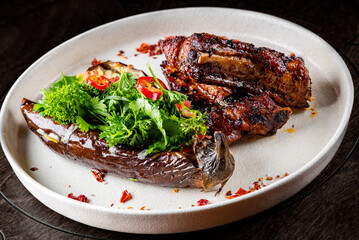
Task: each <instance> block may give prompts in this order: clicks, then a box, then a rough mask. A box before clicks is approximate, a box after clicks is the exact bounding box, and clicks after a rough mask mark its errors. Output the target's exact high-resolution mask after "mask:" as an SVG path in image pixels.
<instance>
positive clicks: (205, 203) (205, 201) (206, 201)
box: [197, 199, 209, 206]
mask: <svg viewBox="0 0 359 240" xmlns="http://www.w3.org/2000/svg"><path fill="white" fill-rule="evenodd" d="M208 203H209V201H208V200H207V199H200V200H198V202H197V205H198V206H204V205H207V204H208Z"/></svg>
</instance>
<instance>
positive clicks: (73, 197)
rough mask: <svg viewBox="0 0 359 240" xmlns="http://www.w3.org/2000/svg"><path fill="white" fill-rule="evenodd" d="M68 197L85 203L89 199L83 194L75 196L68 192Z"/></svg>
mask: <svg viewBox="0 0 359 240" xmlns="http://www.w3.org/2000/svg"><path fill="white" fill-rule="evenodd" d="M67 197H68V198H71V199H74V200H77V201H80V202H85V203H88V202H89V201H88V200H87V197H86V196H85V195H83V194H81V195H79V196H78V197H75V196H74V194H73V193H69V194H68V195H67Z"/></svg>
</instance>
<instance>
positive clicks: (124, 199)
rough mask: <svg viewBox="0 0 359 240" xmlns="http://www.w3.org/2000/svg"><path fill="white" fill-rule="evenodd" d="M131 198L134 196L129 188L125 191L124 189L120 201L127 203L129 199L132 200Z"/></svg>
mask: <svg viewBox="0 0 359 240" xmlns="http://www.w3.org/2000/svg"><path fill="white" fill-rule="evenodd" d="M131 198H132V196H131V194H130V193H129V192H128V191H127V190H125V191H123V193H122V197H121V199H120V203H125V202H127V201H128V200H130V199H131Z"/></svg>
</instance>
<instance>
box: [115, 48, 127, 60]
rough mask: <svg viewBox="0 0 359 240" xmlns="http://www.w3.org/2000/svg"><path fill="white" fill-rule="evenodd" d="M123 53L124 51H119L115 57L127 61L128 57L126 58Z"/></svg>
mask: <svg viewBox="0 0 359 240" xmlns="http://www.w3.org/2000/svg"><path fill="white" fill-rule="evenodd" d="M124 53H125V51H123V50H120V51H118V53H117V56H119V57H122V58H124V59H127V58H128V57H126V56H125V55H124Z"/></svg>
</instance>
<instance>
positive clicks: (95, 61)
mask: <svg viewBox="0 0 359 240" xmlns="http://www.w3.org/2000/svg"><path fill="white" fill-rule="evenodd" d="M99 64H101V61H100V60H97V59H96V58H94V59H93V60H92V62H91V65H92V66H97V65H99Z"/></svg>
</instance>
